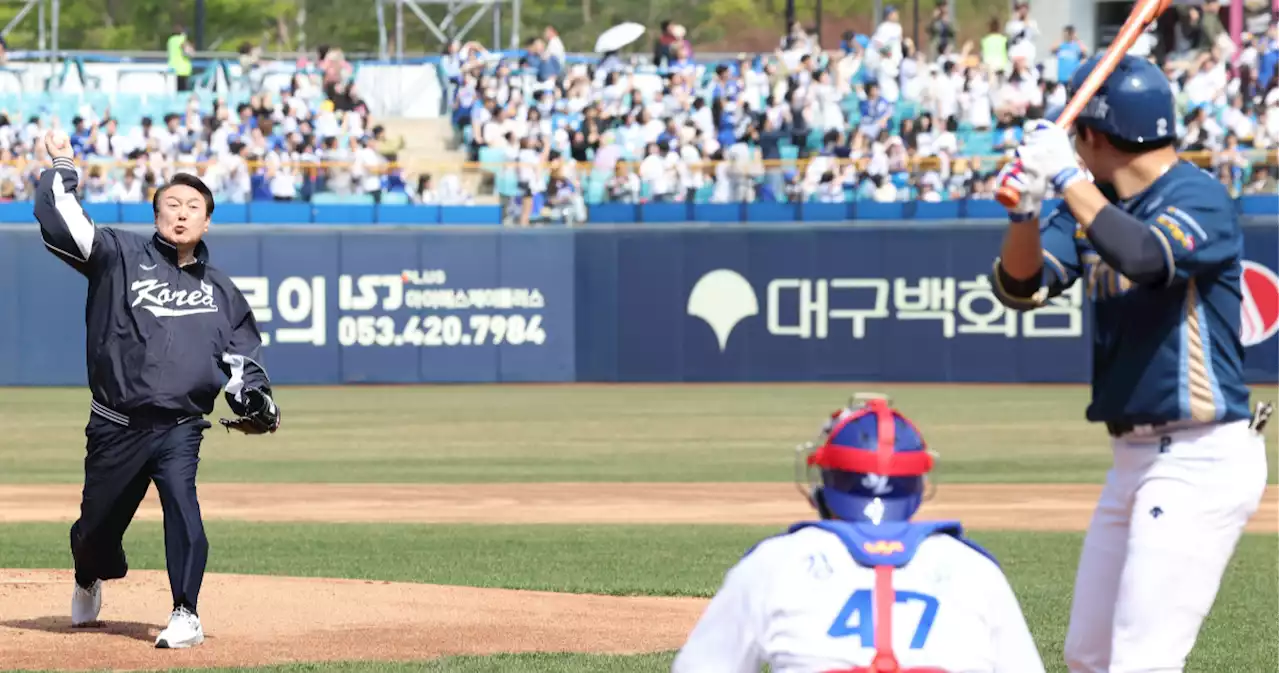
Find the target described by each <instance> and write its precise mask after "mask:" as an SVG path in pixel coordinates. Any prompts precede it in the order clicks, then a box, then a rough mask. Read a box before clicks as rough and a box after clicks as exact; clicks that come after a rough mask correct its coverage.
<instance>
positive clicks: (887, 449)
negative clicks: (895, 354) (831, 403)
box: [797, 395, 933, 524]
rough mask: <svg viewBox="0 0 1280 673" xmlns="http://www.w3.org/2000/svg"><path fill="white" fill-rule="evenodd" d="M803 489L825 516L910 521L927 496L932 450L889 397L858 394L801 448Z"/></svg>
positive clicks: (876, 522) (931, 467)
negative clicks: (892, 404)
mask: <svg viewBox="0 0 1280 673" xmlns="http://www.w3.org/2000/svg"><path fill="white" fill-rule="evenodd" d="M797 452H798V455H797V458H798V460H797V471H798V472H801V471H802V472H803V481H804V485H802V487H801V491H802V492H803V493H804V495H805V497H807V498H808V499H809V502H810V504H812V505H813V506H814V507H815V508H817V510H818V511H819V512H820V513H821V514H822V517H823V518H828V519H829V518H839V519H842V520H844V521H864V522H870V523H874V524H880V523H882V522H886V521H907V520H909V519H910V518H911V517H912V515H914V514H915V512H916V510H917V509H919V508H920V502H921V501H922V500H923V499H924V494H925V474H926V473H928V472H929V470H931V469H933V454H932V452H930V451H929V450H928V447H927V446H925V443H924V438H923V437H921V436H920V431H919V430H917V429H916V426H915V425H914V424H912V422H911V421H910V420H908V419H907V417H906V416H903V415H902V414H901V413H900V412H898V411H897V410H895V409H893V408H892V407H891V406H890V402H889V400H888V398H886V397H884V396H878V395H854V397H853V399H851V400H850V402H849V405H848V406H847V407H845V408H844V409H841V410H840V411H837V412H835V413H834V414H832V415H831V420H829V421H828V422H827V423H826V425H824V426H823V428H822V432H821V433H820V434H819V435H818V438H817V439H816V440H815V441H812V442H807V443H805V444H802V445H801V446H800V447H799V448H798V449H797Z"/></svg>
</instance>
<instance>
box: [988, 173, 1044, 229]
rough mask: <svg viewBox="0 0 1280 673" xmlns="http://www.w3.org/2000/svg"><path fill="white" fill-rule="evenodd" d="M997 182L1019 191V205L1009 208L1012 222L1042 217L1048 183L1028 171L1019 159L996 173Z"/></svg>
mask: <svg viewBox="0 0 1280 673" xmlns="http://www.w3.org/2000/svg"><path fill="white" fill-rule="evenodd" d="M996 184H997V185H999V186H1001V187H1011V188H1013V189H1014V191H1016V192H1018V197H1019V200H1018V205H1016V206H1014V207H1012V208H1010V209H1009V221H1010V222H1029V221H1031V220H1034V219H1037V218H1039V217H1040V209H1041V207H1042V205H1043V204H1044V195H1045V191H1046V186H1047V185H1046V183H1045V180H1044V178H1037V177H1035V176H1033V175H1031V174H1030V173H1029V172H1027V171H1026V169H1024V168H1023V167H1022V166H1021V165H1019V163H1018V162H1017V161H1010V162H1009V163H1007V164H1005V165H1004V168H1001V169H1000V173H999V174H998V175H996Z"/></svg>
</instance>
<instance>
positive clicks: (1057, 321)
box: [685, 269, 1084, 353]
mask: <svg viewBox="0 0 1280 673" xmlns="http://www.w3.org/2000/svg"><path fill="white" fill-rule="evenodd" d="M757 280H758V282H760V283H761V284H763V285H764V292H763V294H760V295H758V294H756V290H755V288H753V287H752V285H751V282H750V281H748V280H747V279H746V277H744V276H743V275H742V274H741V273H738V272H737V271H734V270H732V269H715V270H713V271H709V272H707V273H706V274H705V275H703V276H702V277H701V278H699V279H698V282H696V283H694V285H693V289H692V290H690V291H689V301H688V305H687V306H686V309H685V312H686V313H687V314H688V315H689V316H691V317H694V318H698V319H700V320H702V321H703V322H705V323H706V324H707V325H708V326H709V327H710V328H711V331H712V333H713V334H715V337H716V343H717V345H719V347H720V352H722V353H723V352H724V351H725V350H727V349H728V346H729V338H730V337H731V336H732V335H733V333H734V330H736V329H738V326H739V325H741V324H742V323H743V322H744V321H746V320H747V319H748V318H753V317H754V316H757V315H760V314H763V318H764V323H765V324H764V328H765V330H766V331H767V332H768V334H769V335H770V336H773V337H783V338H792V339H829V338H849V339H855V340H857V339H863V338H865V337H866V336H867V334H868V333H869V332H874V331H875V330H876V329H877V328H876V325H877V324H878V323H879V321H884V320H890V321H898V322H907V321H910V322H915V323H918V324H924V325H928V324H932V325H936V326H937V329H938V331H939V332H940V333H941V336H942V338H944V339H954V338H956V337H957V336H967V335H990V336H1003V337H1005V338H1008V339H1012V338H1015V337H1018V336H1022V337H1028V338H1033V339H1038V338H1068V339H1070V338H1078V337H1080V336H1082V335H1083V334H1084V318H1083V311H1082V310H1081V309H1082V306H1083V299H1084V292H1083V290H1082V289H1081V287H1082V285H1083V283H1076V284H1074V285H1073V286H1072V287H1071V289H1069V290H1067V291H1066V292H1064V293H1062V295H1061V296H1058V297H1054V298H1053V299H1051V300H1049V303H1048V305H1046V306H1044V307H1042V308H1040V309H1038V310H1035V311H1031V312H1028V313H1023V314H1021V315H1019V314H1018V313H1016V312H1014V311H1010V310H1008V309H1006V308H1005V307H1004V306H1003V305H1002V304H1001V303H1000V302H999V301H997V300H996V298H995V295H994V294H992V289H991V281H990V280H989V279H988V277H987V275H986V274H977V275H975V276H973V277H971V278H956V277H944V276H928V277H924V278H771V279H768V280H767V282H766V281H765V279H757ZM845 335H847V336H845Z"/></svg>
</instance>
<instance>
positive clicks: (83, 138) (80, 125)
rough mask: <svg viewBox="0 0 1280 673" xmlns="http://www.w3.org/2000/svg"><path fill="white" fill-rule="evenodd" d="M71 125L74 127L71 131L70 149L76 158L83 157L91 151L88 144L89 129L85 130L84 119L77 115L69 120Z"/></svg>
mask: <svg viewBox="0 0 1280 673" xmlns="http://www.w3.org/2000/svg"><path fill="white" fill-rule="evenodd" d="M71 124H72V126H74V127H75V129H74V130H73V131H71V149H72V150H74V151H75V155H76V156H77V157H83V156H84V155H85V154H86V153H87V152H92V151H93V148H92V146H91V145H90V144H89V129H87V128H85V124H84V117H81V116H79V115H77V116H76V118H75V119H72V120H71Z"/></svg>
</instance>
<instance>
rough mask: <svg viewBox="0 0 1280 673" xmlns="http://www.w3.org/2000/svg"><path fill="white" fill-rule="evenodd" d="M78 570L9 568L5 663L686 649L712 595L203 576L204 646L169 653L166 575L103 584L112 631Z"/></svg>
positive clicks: (36, 665) (206, 662)
mask: <svg viewBox="0 0 1280 673" xmlns="http://www.w3.org/2000/svg"><path fill="white" fill-rule="evenodd" d="M71 583H72V573H71V572H70V571H65V570H3V569H0V662H3V663H4V666H3V667H4V668H6V669H11V668H27V669H73V670H101V669H103V668H111V669H135V670H136V669H165V668H174V667H183V668H185V667H196V666H256V665H265V664H276V663H285V662H302V661H326V660H336V659H345V660H351V659H378V660H406V659H430V658H432V657H439V656H444V655H451V654H495V653H500V652H538V651H540V652H608V653H638V652H655V651H661V650H671V649H677V648H678V647H680V645H681V644H682V643H683V642H684V638H685V637H686V636H687V635H688V633H689V630H690V629H691V628H692V627H693V624H694V622H696V621H697V618H698V616H699V615H700V614H701V611H702V609H703V607H704V605H705V601H704V600H701V599H693V598H647V597H636V598H631V597H626V598H622V597H613V596H585V595H575V594H562V593H552V592H540V591H512V590H507V589H476V588H470V587H455V586H440V585H431V584H408V583H394V582H378V581H365V580H339V579H306V578H295V577H265V576H255V575H216V574H209V575H206V576H205V578H204V587H203V588H202V589H201V592H200V619H201V622H202V623H203V626H204V632H205V642H204V644H202V645H200V646H198V647H195V648H192V649H189V650H157V649H155V646H154V644H155V638H156V635H157V634H159V633H160V629H162V628H163V627H164V625H165V624H166V623H167V621H168V613H169V610H170V609H171V607H172V599H171V598H170V594H169V582H168V577H167V575H166V574H165V573H163V572H158V571H131V572H130V573H129V576H128V577H127V578H125V579H123V580H117V581H114V582H107V583H106V585H105V586H104V588H103V597H104V601H103V608H102V615H101V618H102V626H100V627H91V628H77V629H72V628H71V618H70V607H71Z"/></svg>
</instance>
